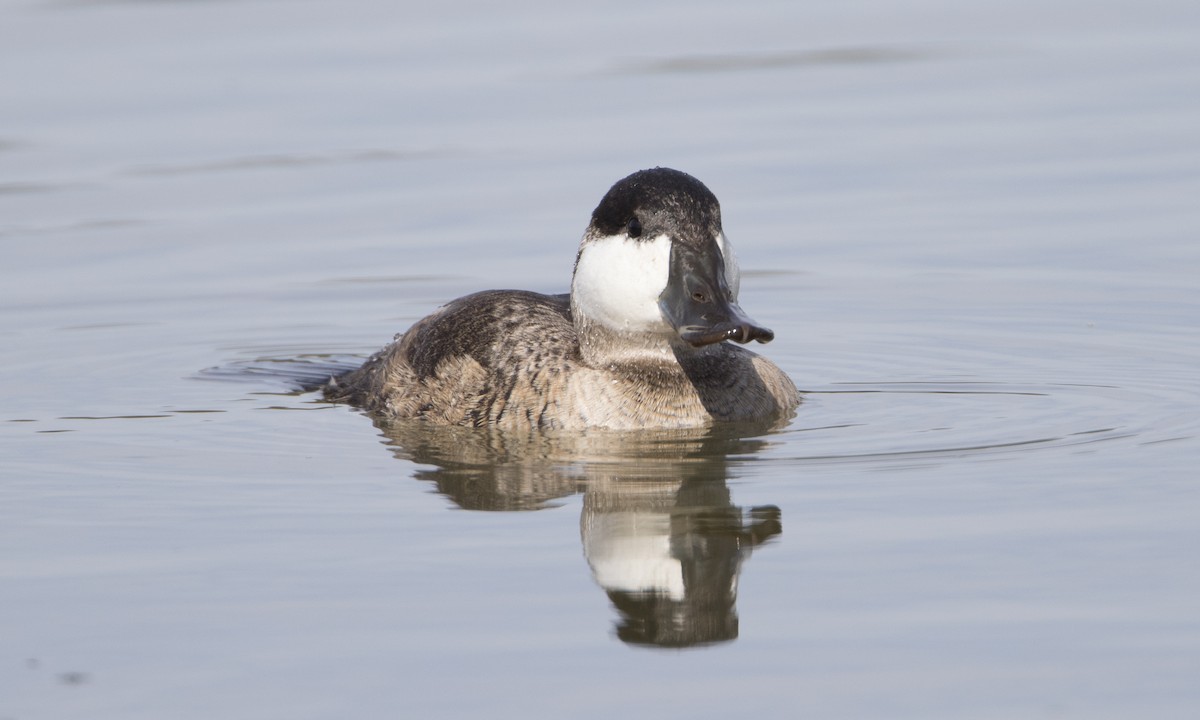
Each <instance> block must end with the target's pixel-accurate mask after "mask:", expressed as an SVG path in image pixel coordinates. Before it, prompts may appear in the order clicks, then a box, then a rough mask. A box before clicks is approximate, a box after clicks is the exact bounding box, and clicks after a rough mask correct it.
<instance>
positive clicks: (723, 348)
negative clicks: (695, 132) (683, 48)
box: [325, 168, 800, 430]
mask: <svg viewBox="0 0 1200 720" xmlns="http://www.w3.org/2000/svg"><path fill="white" fill-rule="evenodd" d="M739 278H740V276H739V273H738V266H737V262H736V260H735V259H734V256H733V251H732V249H731V248H730V246H729V242H728V240H726V238H725V234H724V232H723V231H722V229H721V208H720V205H719V203H718V202H717V198H716V196H714V195H713V194H712V192H711V191H709V189H708V188H707V187H705V186H704V184H703V183H701V182H700V181H699V180H697V179H696V178H694V177H692V176H691V175H688V174H687V173H683V172H680V171H678V170H671V169H669V168H654V169H651V170H641V171H639V172H636V173H634V174H632V175H630V176H629V177H626V178H624V179H622V180H620V181H618V182H617V183H616V184H615V185H613V186H612V188H611V189H610V190H609V191H608V193H607V194H606V195H605V196H604V198H603V199H602V200H601V201H600V204H599V205H598V206H597V207H596V209H595V211H594V212H593V213H592V219H591V223H590V224H589V225H588V228H587V231H586V232H585V233H584V235H583V240H582V242H581V243H580V246H579V252H578V254H577V255H576V257H575V271H574V275H573V277H572V281H571V292H570V294H569V295H542V294H539V293H533V292H527V291H523V290H488V291H484V292H479V293H475V294H473V295H468V296H466V297H463V298H459V299H458V300H455V301H453V302H451V303H449V304H448V305H445V306H443V307H442V308H440V309H438V310H437V311H435V312H434V313H433V314H431V315H429V316H428V317H425V318H423V319H421V320H419V321H417V323H416V324H414V325H413V326H412V328H410V329H409V330H408V332H406V333H404V334H403V335H398V336H397V339H396V340H395V341H394V342H393V343H392V344H391V345H389V346H387V347H385V348H384V349H383V350H381V351H379V352H378V353H376V354H375V355H374V356H372V357H371V358H370V359H368V360H367V361H366V362H365V363H364V364H363V365H362V367H360V368H358V369H357V370H354V371H351V372H350V373H348V374H346V375H343V376H341V377H339V378H335V379H333V380H331V381H330V382H329V384H328V385H327V386H326V388H325V394H326V397H328V398H329V399H331V400H335V401H342V402H349V403H351V404H354V405H357V406H359V407H362V408H365V409H367V410H370V411H373V412H377V413H379V414H381V415H383V416H385V417H390V418H396V419H406V418H407V419H419V420H423V421H426V422H430V423H436V424H441V425H468V426H497V427H507V428H518V427H520V428H530V427H532V428H563V429H583V428H590V427H603V428H612V429H619V430H633V429H641V428H692V427H704V426H707V425H710V424H712V423H714V422H726V421H742V420H764V419H770V418H775V417H782V416H785V415H786V414H788V413H790V412H791V411H792V410H793V409H795V407H796V406H797V405H798V404H799V403H800V395H799V393H798V392H797V390H796V386H795V385H794V384H793V383H792V381H791V379H790V378H788V376H787V375H786V374H785V373H784V372H783V371H782V370H780V369H779V367H777V366H776V365H775V364H774V363H772V362H771V361H770V360H767V359H766V358H764V357H762V356H760V355H757V354H756V353H753V352H750V351H749V350H746V349H744V348H741V347H737V346H734V345H732V344H730V343H728V342H726V341H729V340H732V341H734V342H737V343H742V344H745V343H748V342H750V341H751V340H755V341H758V342H760V343H765V342H769V341H770V340H771V339H773V338H774V336H775V335H774V333H773V332H771V330H769V329H767V328H765V327H763V326H762V325H759V324H758V323H756V322H755V321H754V320H752V319H750V317H749V316H748V315H746V313H745V312H744V311H743V310H742V309H741V308H740V307H739V306H738V304H737V296H738V284H739Z"/></svg>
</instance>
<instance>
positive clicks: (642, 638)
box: [376, 419, 782, 647]
mask: <svg viewBox="0 0 1200 720" xmlns="http://www.w3.org/2000/svg"><path fill="white" fill-rule="evenodd" d="M376 422H377V424H378V425H379V427H380V429H382V430H383V431H384V433H385V435H387V436H388V437H389V439H390V444H391V445H392V447H393V449H394V452H395V453H396V455H397V457H400V458H403V459H405V460H410V461H412V462H415V463H418V464H421V465H425V466H432V467H431V468H429V469H422V470H419V471H418V472H417V474H416V476H417V477H418V478H420V479H422V480H430V481H433V482H434V483H436V485H437V488H438V490H439V491H440V492H441V493H442V494H444V495H446V496H447V497H449V498H450V499H451V500H453V501H454V502H455V503H457V504H458V505H459V506H460V507H463V508H466V509H474V510H532V509H538V508H542V507H546V506H547V505H548V504H550V503H551V502H552V501H553V500H554V499H556V498H562V497H566V496H568V495H572V494H575V493H577V492H580V491H582V492H583V493H584V498H583V514H582V517H581V519H580V528H581V537H582V540H583V552H584V556H585V557H586V559H587V562H588V565H589V566H590V567H591V569H592V573H593V575H594V577H595V578H596V581H597V582H598V583H599V584H600V586H601V587H603V588H604V590H605V592H606V593H607V594H608V597H609V599H610V600H611V601H612V603H613V605H614V606H615V607H616V608H617V611H618V612H619V613H620V618H621V619H620V621H619V623H618V628H617V635H618V637H620V638H621V639H622V640H623V641H625V642H628V643H631V644H639V645H643V644H652V645H660V646H664V647H685V646H689V645H700V644H708V643H715V642H721V641H726V640H732V639H734V638H736V637H737V632H738V618H737V611H736V607H735V602H736V598H737V579H738V574H739V573H740V571H741V566H742V562H743V561H744V560H745V559H746V558H747V557H748V556H749V555H750V552H751V550H753V549H754V548H756V547H757V546H758V545H760V544H761V543H763V542H764V541H766V540H768V539H770V538H771V537H773V536H775V535H778V534H779V533H780V532H781V531H782V526H781V523H780V511H779V509H778V508H775V507H764V508H753V509H751V510H750V511H749V512H748V513H747V512H745V511H743V510H742V509H741V508H738V507H736V506H735V505H733V503H732V502H731V500H730V495H729V489H728V487H726V478H727V467H726V462H725V458H726V457H727V456H728V455H754V454H757V453H759V452H761V451H762V450H763V449H764V447H765V446H766V445H767V441H766V440H764V439H759V438H753V437H745V436H744V434H746V433H754V434H758V433H762V432H766V431H768V430H769V426H766V425H761V426H757V427H747V426H744V425H743V426H739V428H738V429H739V430H740V432H741V433H743V434H738V432H735V431H733V430H732V429H727V430H724V431H721V432H718V431H716V430H708V431H657V432H640V433H617V432H593V433H589V434H587V435H580V434H569V433H551V432H538V433H529V432H515V433H513V432H501V431H495V430H493V431H482V430H478V429H473V428H444V427H443V428H438V427H434V426H430V425H428V424H426V423H414V422H399V423H395V422H387V421H383V420H380V419H377V420H376Z"/></svg>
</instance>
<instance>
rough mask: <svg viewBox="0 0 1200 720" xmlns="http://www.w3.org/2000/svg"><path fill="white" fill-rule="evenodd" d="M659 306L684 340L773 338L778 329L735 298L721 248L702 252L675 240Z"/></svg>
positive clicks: (696, 343) (705, 342) (701, 344)
mask: <svg viewBox="0 0 1200 720" xmlns="http://www.w3.org/2000/svg"><path fill="white" fill-rule="evenodd" d="M658 306H659V308H660V309H661V310H662V313H663V316H664V317H665V318H666V319H667V322H669V323H671V327H673V328H675V332H676V333H678V335H679V337H680V339H681V340H683V341H684V342H686V343H687V344H689V345H691V346H692V347H704V346H705V345H713V344H715V343H719V342H724V341H725V340H733V341H735V342H739V343H748V342H750V341H751V340H757V341H758V342H760V343H765V342H770V341H771V340H773V339H774V338H775V333H773V332H771V330H770V329H769V328H765V327H763V326H762V325H759V324H758V323H756V322H754V320H752V319H751V318H750V316H749V315H747V314H746V313H745V311H743V310H742V309H741V308H740V307H738V304H737V302H735V301H734V300H733V299H732V293H731V292H730V291H729V285H728V283H727V282H726V280H725V264H724V261H723V260H722V259H721V255H720V253H719V252H712V253H704V254H703V255H702V254H700V253H697V252H695V251H694V250H691V249H690V248H687V247H686V246H683V245H681V244H680V243H673V247H672V248H671V270H670V275H669V279H668V281H667V288H666V289H665V290H663V293H662V295H660V296H659V299H658Z"/></svg>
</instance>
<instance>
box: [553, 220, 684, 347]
mask: <svg viewBox="0 0 1200 720" xmlns="http://www.w3.org/2000/svg"><path fill="white" fill-rule="evenodd" d="M670 268H671V240H670V238H668V237H667V236H666V235H660V236H658V237H656V238H653V239H651V240H631V239H630V238H628V237H626V236H624V235H613V236H611V237H605V238H598V239H596V240H592V241H590V242H588V243H586V244H584V246H583V250H582V251H581V252H580V254H579V262H578V264H576V266H575V278H574V280H573V281H572V282H571V302H572V305H574V307H575V308H576V309H577V310H578V311H580V312H581V313H583V315H584V316H586V317H587V318H589V319H590V320H592V321H593V322H598V323H600V324H602V325H604V326H606V327H609V328H611V329H613V330H624V331H634V332H645V331H661V330H664V329H670V325H668V324H667V322H666V321H665V320H664V319H663V317H662V312H661V311H660V310H659V309H658V296H659V295H661V294H662V292H663V290H664V289H666V287H667V276H668V273H669V272H670Z"/></svg>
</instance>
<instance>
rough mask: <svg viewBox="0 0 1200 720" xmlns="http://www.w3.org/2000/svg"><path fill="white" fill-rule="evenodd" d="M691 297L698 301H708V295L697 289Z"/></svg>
mask: <svg viewBox="0 0 1200 720" xmlns="http://www.w3.org/2000/svg"><path fill="white" fill-rule="evenodd" d="M692 299H693V300H695V301H696V302H698V303H703V302H708V297H707V296H705V294H704V293H702V292H700V291H699V290H697V291H696V292H694V293H692Z"/></svg>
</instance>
